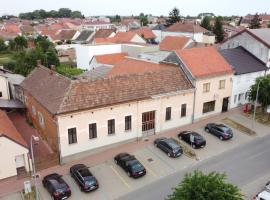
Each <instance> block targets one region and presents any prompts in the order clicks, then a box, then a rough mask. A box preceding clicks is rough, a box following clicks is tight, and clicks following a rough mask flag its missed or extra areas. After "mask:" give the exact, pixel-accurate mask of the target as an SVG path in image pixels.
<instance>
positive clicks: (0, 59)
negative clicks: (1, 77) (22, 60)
mask: <svg viewBox="0 0 270 200" xmlns="http://www.w3.org/2000/svg"><path fill="white" fill-rule="evenodd" d="M10 60H11V54H8V53H3V54H0V65H3V64H7V63H8V62H9V61H10Z"/></svg>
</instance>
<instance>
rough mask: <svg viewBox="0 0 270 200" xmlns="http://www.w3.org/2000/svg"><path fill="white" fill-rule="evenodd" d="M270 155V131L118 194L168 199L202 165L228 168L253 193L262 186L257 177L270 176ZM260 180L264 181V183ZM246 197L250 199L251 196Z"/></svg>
mask: <svg viewBox="0 0 270 200" xmlns="http://www.w3.org/2000/svg"><path fill="white" fill-rule="evenodd" d="M269 157H270V135H269V136H265V137H263V138H256V139H255V138H254V140H252V141H251V142H248V143H245V144H243V145H240V146H238V147H237V148H234V149H232V150H229V151H227V152H225V153H223V154H220V155H218V156H216V157H213V158H210V159H208V160H205V161H201V162H200V163H198V164H196V165H194V166H193V167H190V168H187V169H186V170H182V171H179V172H176V173H174V174H171V175H169V176H166V177H164V178H162V179H159V180H157V181H155V182H153V183H151V184H149V185H146V186H144V187H142V188H139V189H138V190H134V191H132V192H130V193H128V194H126V195H124V196H122V197H120V198H118V200H138V199H140V200H164V199H165V198H166V197H167V195H168V194H170V193H171V191H172V190H171V188H173V187H175V186H176V185H177V184H178V183H179V182H180V181H181V179H182V178H183V176H184V174H185V173H187V172H192V171H193V170H195V169H201V170H203V171H205V172H210V171H218V172H226V173H227V175H228V181H229V182H232V183H234V184H236V185H238V186H239V187H240V188H245V190H248V191H249V193H250V194H255V193H256V192H257V191H258V189H259V188H256V187H258V185H256V187H255V186H254V184H252V183H254V181H255V180H261V179H262V177H265V176H266V175H268V176H269V172H270V159H269ZM269 178H270V177H269ZM260 184H262V185H263V184H264V183H259V185H260ZM253 190H254V191H253ZM246 199H250V196H249V197H246Z"/></svg>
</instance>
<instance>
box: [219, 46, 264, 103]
mask: <svg viewBox="0 0 270 200" xmlns="http://www.w3.org/2000/svg"><path fill="white" fill-rule="evenodd" d="M220 53H221V55H222V56H223V57H224V58H225V59H226V60H227V62H228V63H229V64H230V66H231V67H232V69H233V70H234V76H233V77H232V83H233V87H232V95H231V101H230V108H235V107H237V106H239V105H243V104H245V103H248V102H249V100H248V94H249V90H250V87H251V86H252V85H253V84H254V83H255V80H256V78H258V77H261V76H264V75H265V73H266V71H267V70H268V68H267V67H266V65H265V63H264V62H262V61H261V60H259V59H258V58H257V57H255V56H254V55H252V54H251V53H250V52H248V51H247V50H246V49H244V48H243V47H241V46H239V47H236V48H233V49H223V50H221V51H220Z"/></svg>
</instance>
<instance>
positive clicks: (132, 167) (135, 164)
mask: <svg viewBox="0 0 270 200" xmlns="http://www.w3.org/2000/svg"><path fill="white" fill-rule="evenodd" d="M114 161H115V163H116V164H117V165H119V166H120V167H122V168H123V169H124V170H125V171H126V172H127V175H128V176H130V177H133V178H138V177H141V176H144V175H145V174H146V170H145V168H144V166H143V165H142V164H141V163H140V162H139V161H138V160H137V159H136V158H135V156H133V155H130V154H128V153H120V154H118V155H117V156H115V157H114Z"/></svg>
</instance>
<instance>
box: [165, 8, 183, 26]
mask: <svg viewBox="0 0 270 200" xmlns="http://www.w3.org/2000/svg"><path fill="white" fill-rule="evenodd" d="M180 21H181V16H180V10H179V9H178V8H176V7H174V8H173V9H172V10H171V12H170V13H169V18H168V19H167V20H166V25H167V26H170V25H172V24H174V23H177V22H180Z"/></svg>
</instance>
